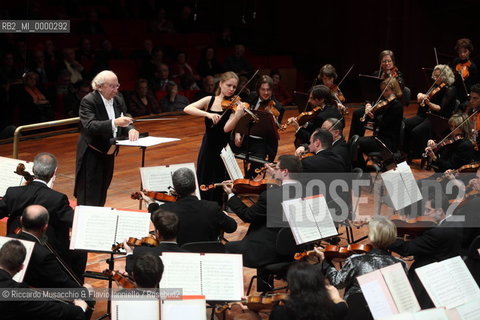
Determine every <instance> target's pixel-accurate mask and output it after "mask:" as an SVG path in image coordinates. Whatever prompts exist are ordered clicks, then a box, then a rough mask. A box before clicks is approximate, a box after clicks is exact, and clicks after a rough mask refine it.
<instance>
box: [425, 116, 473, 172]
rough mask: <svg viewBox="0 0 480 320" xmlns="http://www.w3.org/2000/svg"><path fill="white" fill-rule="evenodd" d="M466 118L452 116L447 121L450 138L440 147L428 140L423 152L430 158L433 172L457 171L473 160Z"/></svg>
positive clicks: (469, 130)
mask: <svg viewBox="0 0 480 320" xmlns="http://www.w3.org/2000/svg"><path fill="white" fill-rule="evenodd" d="M467 118H468V115H467V114H458V113H457V114H454V115H452V116H451V117H450V119H448V126H449V128H450V131H451V132H450V137H449V138H448V139H446V140H445V141H444V142H443V143H440V145H439V144H437V143H435V141H434V140H428V142H427V147H426V148H425V152H426V154H427V156H428V157H430V158H431V160H432V167H433V168H434V170H435V172H445V171H446V170H448V169H458V168H460V167H461V166H463V165H465V164H467V163H470V162H471V161H472V160H473V157H474V152H475V150H474V141H473V133H472V129H471V128H472V127H471V124H470V121H469V120H468V121H465V120H466V119H467ZM462 123H463V124H462Z"/></svg>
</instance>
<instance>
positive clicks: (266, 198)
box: [228, 184, 302, 268]
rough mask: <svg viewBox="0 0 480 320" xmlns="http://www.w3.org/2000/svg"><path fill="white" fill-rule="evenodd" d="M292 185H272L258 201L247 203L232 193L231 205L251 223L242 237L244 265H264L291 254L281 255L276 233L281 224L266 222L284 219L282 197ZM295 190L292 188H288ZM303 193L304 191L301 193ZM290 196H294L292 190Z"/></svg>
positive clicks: (281, 259) (239, 215) (284, 259)
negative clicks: (250, 204)
mask: <svg viewBox="0 0 480 320" xmlns="http://www.w3.org/2000/svg"><path fill="white" fill-rule="evenodd" d="M285 188H289V185H288V184H287V185H282V186H281V187H276V186H273V187H272V189H269V190H266V191H264V192H262V193H261V194H260V197H259V199H258V201H257V202H256V203H255V204H254V205H252V206H251V207H247V206H246V205H245V204H244V203H243V202H242V200H240V198H238V197H237V196H233V197H231V198H230V199H229V200H228V205H229V206H230V208H231V209H232V210H233V212H235V213H236V214H237V216H238V217H239V218H240V219H242V221H243V222H247V223H250V226H249V227H248V231H247V234H246V235H245V237H244V238H243V239H242V240H241V241H242V242H243V243H244V245H242V248H244V250H245V251H244V252H241V253H242V255H243V265H244V266H246V267H250V268H257V267H261V266H263V265H266V264H270V263H274V262H280V261H286V260H289V259H291V257H285V256H281V255H280V254H278V253H277V234H278V231H279V230H280V228H273V227H268V226H267V216H268V219H272V220H274V222H279V221H282V220H283V209H282V204H281V203H282V201H284V200H287V199H283V198H282V196H283V192H284V189H285ZM287 190H289V191H292V192H293V188H292V189H287ZM300 196H302V195H300ZM290 198H291V199H293V198H294V196H293V194H292V193H290Z"/></svg>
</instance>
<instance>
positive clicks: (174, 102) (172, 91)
mask: <svg viewBox="0 0 480 320" xmlns="http://www.w3.org/2000/svg"><path fill="white" fill-rule="evenodd" d="M189 104H190V101H188V98H187V97H185V96H182V95H180V94H178V86H177V84H176V83H175V82H170V83H169V84H167V95H166V96H165V97H163V98H162V99H160V108H161V109H162V110H163V112H171V111H178V112H181V111H183V108H185V107H186V106H187V105H189Z"/></svg>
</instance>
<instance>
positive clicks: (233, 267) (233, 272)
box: [200, 253, 243, 301]
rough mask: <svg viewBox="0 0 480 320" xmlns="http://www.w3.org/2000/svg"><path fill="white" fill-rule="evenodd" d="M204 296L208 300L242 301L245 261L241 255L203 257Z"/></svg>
mask: <svg viewBox="0 0 480 320" xmlns="http://www.w3.org/2000/svg"><path fill="white" fill-rule="evenodd" d="M200 259H201V264H202V282H203V292H202V294H203V295H205V297H207V300H213V301H240V300H241V299H242V296H243V261H242V255H241V254H224V253H219V254H214V253H209V254H205V255H202V256H201V258H200Z"/></svg>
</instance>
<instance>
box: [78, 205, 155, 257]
mask: <svg viewBox="0 0 480 320" xmlns="http://www.w3.org/2000/svg"><path fill="white" fill-rule="evenodd" d="M117 220H118V225H117ZM149 229H150V214H149V213H148V212H136V211H134V212H131V211H124V210H122V211H117V210H112V208H107V207H94V206H77V207H76V208H75V215H74V218H73V227H72V239H71V241H70V249H71V250H75V249H80V250H91V251H106V252H110V251H111V249H112V245H113V244H114V243H115V242H123V241H124V240H125V239H126V238H128V237H136V238H141V237H146V236H148V233H149ZM116 230H117V236H116V237H115V231H116ZM130 232H131V233H130Z"/></svg>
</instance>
